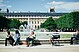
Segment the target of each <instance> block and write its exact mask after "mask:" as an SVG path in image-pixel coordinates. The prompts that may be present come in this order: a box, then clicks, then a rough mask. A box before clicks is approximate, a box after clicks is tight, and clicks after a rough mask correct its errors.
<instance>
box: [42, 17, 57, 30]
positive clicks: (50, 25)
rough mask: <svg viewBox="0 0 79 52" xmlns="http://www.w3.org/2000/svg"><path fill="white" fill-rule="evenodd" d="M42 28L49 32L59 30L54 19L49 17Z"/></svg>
mask: <svg viewBox="0 0 79 52" xmlns="http://www.w3.org/2000/svg"><path fill="white" fill-rule="evenodd" d="M41 28H46V29H48V30H50V31H51V30H52V29H53V30H54V29H56V28H57V26H56V23H55V21H54V20H53V18H52V17H49V18H48V19H47V20H46V21H45V22H44V23H42V24H41Z"/></svg>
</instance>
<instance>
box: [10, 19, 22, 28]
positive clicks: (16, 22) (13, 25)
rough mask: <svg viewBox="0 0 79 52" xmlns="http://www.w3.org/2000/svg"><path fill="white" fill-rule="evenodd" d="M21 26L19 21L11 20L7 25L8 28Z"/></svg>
mask: <svg viewBox="0 0 79 52" xmlns="http://www.w3.org/2000/svg"><path fill="white" fill-rule="evenodd" d="M20 25H21V23H20V21H19V20H17V19H12V20H11V23H10V24H9V27H10V28H19V26H20Z"/></svg>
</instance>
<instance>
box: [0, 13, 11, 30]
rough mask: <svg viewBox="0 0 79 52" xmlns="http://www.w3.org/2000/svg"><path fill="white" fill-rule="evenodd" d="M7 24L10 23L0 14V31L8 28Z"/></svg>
mask: <svg viewBox="0 0 79 52" xmlns="http://www.w3.org/2000/svg"><path fill="white" fill-rule="evenodd" d="M9 22H10V21H9V20H8V19H7V18H6V17H4V16H3V15H1V14H0V30H1V29H3V28H9V26H8V24H9Z"/></svg>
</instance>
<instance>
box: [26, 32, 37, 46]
mask: <svg viewBox="0 0 79 52" xmlns="http://www.w3.org/2000/svg"><path fill="white" fill-rule="evenodd" d="M35 37H36V35H35V33H34V32H33V31H32V32H31V34H30V35H29V36H28V38H26V44H27V47H29V45H30V41H33V40H34V39H35Z"/></svg>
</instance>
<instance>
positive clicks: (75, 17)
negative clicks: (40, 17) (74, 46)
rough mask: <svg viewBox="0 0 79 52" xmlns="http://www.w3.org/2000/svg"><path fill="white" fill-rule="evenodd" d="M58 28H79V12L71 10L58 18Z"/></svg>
mask: <svg viewBox="0 0 79 52" xmlns="http://www.w3.org/2000/svg"><path fill="white" fill-rule="evenodd" d="M56 23H57V27H58V28H74V29H77V28H79V12H71V13H69V14H66V15H64V16H61V17H60V18H59V19H57V20H56Z"/></svg>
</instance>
